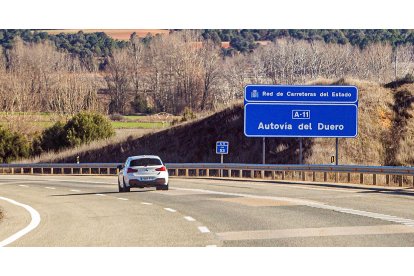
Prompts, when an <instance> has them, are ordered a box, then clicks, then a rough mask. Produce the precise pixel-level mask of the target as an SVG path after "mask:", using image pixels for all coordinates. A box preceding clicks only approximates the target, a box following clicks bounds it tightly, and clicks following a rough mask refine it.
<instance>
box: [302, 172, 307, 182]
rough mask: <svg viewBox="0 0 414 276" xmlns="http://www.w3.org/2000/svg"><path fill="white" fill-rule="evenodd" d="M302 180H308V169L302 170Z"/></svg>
mask: <svg viewBox="0 0 414 276" xmlns="http://www.w3.org/2000/svg"><path fill="white" fill-rule="evenodd" d="M302 181H306V171H302Z"/></svg>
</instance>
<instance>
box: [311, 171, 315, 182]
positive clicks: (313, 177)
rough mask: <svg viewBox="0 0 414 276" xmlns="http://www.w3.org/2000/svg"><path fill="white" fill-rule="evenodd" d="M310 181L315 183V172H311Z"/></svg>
mask: <svg viewBox="0 0 414 276" xmlns="http://www.w3.org/2000/svg"><path fill="white" fill-rule="evenodd" d="M312 181H313V182H315V181H316V172H312Z"/></svg>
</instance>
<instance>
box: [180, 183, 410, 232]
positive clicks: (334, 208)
mask: <svg viewBox="0 0 414 276" xmlns="http://www.w3.org/2000/svg"><path fill="white" fill-rule="evenodd" d="M175 190H182V191H197V192H202V193H206V194H217V195H231V196H239V197H246V198H257V199H270V200H276V201H287V202H292V203H295V204H299V205H305V206H308V207H312V208H318V209H325V210H330V211H336V212H340V213H345V214H351V215H358V216H363V217H369V218H375V219H380V220H384V221H388V222H396V223H400V224H403V225H407V224H413V225H414V220H413V219H407V218H402V217H397V216H390V215H386V214H380V213H374V212H367V211H361V210H354V209H351V208H342V207H338V206H334V205H328V204H324V203H321V202H317V201H313V200H306V199H300V198H289V197H275V196H258V195H252V194H240V193H228V192H219V191H211V190H204V189H187V188H175Z"/></svg>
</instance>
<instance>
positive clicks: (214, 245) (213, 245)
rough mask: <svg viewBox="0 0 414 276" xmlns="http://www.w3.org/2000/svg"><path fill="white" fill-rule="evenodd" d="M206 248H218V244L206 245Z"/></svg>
mask: <svg viewBox="0 0 414 276" xmlns="http://www.w3.org/2000/svg"><path fill="white" fill-rule="evenodd" d="M206 247H217V245H216V244H209V245H206Z"/></svg>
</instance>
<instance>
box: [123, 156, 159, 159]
mask: <svg viewBox="0 0 414 276" xmlns="http://www.w3.org/2000/svg"><path fill="white" fill-rule="evenodd" d="M141 158H155V159H160V160H161V158H160V157H159V156H156V155H136V156H130V157H128V159H130V160H133V159H141Z"/></svg>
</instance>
